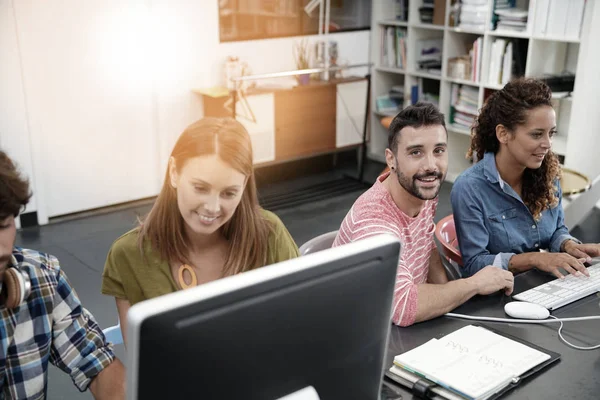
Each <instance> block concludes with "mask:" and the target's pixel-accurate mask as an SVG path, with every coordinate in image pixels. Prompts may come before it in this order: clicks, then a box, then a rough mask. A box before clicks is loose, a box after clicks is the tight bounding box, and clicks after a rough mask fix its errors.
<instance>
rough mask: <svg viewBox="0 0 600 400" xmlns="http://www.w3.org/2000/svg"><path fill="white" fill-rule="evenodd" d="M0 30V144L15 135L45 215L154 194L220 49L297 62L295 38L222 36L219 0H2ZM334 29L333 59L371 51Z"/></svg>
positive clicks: (358, 58)
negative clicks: (336, 53)
mask: <svg viewBox="0 0 600 400" xmlns="http://www.w3.org/2000/svg"><path fill="white" fill-rule="evenodd" d="M13 7H14V10H13ZM11 32H12V33H11ZM0 35H1V37H0V59H2V60H3V61H2V63H0V64H2V65H1V66H0V84H1V85H2V91H0V92H1V93H0V101H1V103H0V108H1V109H0V135H1V136H0V145H3V146H4V143H5V141H6V139H5V137H4V136H5V135H4V134H3V132H17V134H18V135H19V140H18V141H15V140H14V139H12V141H13V142H15V144H9V142H6V146H7V148H8V149H9V150H10V152H11V155H12V156H14V157H15V158H16V159H17V160H18V161H19V163H20V164H22V167H23V170H24V171H25V172H26V173H27V174H28V175H29V174H31V177H32V178H33V183H34V191H35V193H36V194H37V210H38V218H39V219H40V221H41V222H42V223H44V222H46V221H47V217H52V216H55V215H61V214H65V213H70V212H75V211H80V210H85V209H89V208H95V207H99V206H104V205H108V204H114V203H117V202H122V201H128V200H133V199H136V198H142V197H146V196H151V195H154V194H156V193H157V192H158V189H159V187H160V184H161V181H162V178H163V175H164V167H165V166H166V161H167V157H168V154H169V152H170V150H171V147H172V145H173V143H174V141H175V139H176V138H177V136H178V135H179V133H180V132H181V131H182V130H183V129H184V128H185V127H186V126H187V125H189V124H190V123H191V122H193V121H194V120H196V119H198V118H200V117H201V116H202V111H201V110H202V103H201V100H200V98H199V96H197V95H194V94H193V93H192V92H191V89H192V88H199V87H209V86H214V85H219V84H223V79H222V63H223V61H224V59H225V57H226V56H228V55H237V56H239V57H240V58H241V59H242V60H244V61H246V62H247V63H248V64H249V66H250V67H251V69H252V71H253V72H254V73H261V72H275V71H282V70H290V69H294V68H295V65H294V61H293V56H292V44H293V42H294V41H295V40H297V39H298V38H282V39H271V40H263V41H250V42H248V41H247V42H237V43H224V44H220V43H219V29H218V4H217V1H216V0H214V1H213V0H210V1H209V0H199V1H186V0H172V1H167V0H153V1H143V0H96V1H92V0H89V1H85V2H81V1H79V0H62V1H52V2H39V1H36V0H19V1H14V2H12V1H8V0H4V1H0ZM17 38H18V40H17ZM331 38H332V39H334V40H337V41H338V43H339V44H338V47H339V52H340V58H341V59H342V60H344V59H345V60H347V61H348V62H350V63H364V62H367V61H368V54H369V53H368V45H369V33H368V32H366V31H363V32H349V33H343V34H336V35H332V37H331ZM19 56H20V58H19ZM4 60H9V62H5V61H4ZM20 65H22V68H21V67H20ZM21 70H22V74H21ZM357 72H359V73H364V72H365V71H357ZM5 88H8V89H7V90H5ZM28 131H29V132H28ZM28 133H29V135H30V138H31V142H29V141H27V140H25V139H24V138H25V137H27V134H28ZM28 143H29V144H30V147H28V146H27V144H28ZM8 146H9V147H8ZM32 160H33V161H32ZM27 163H29V164H27Z"/></svg>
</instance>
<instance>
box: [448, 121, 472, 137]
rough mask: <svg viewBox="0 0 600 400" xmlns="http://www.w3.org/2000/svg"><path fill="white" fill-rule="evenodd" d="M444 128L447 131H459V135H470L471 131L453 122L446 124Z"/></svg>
mask: <svg viewBox="0 0 600 400" xmlns="http://www.w3.org/2000/svg"><path fill="white" fill-rule="evenodd" d="M446 129H448V132H454V133H460V134H461V135H467V136H471V131H469V130H468V129H466V128H463V127H458V126H456V125H453V124H448V126H446Z"/></svg>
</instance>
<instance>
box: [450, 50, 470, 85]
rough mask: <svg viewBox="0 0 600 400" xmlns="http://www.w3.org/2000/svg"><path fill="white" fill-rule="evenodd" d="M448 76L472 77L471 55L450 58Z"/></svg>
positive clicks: (467, 78) (458, 77)
mask: <svg viewBox="0 0 600 400" xmlns="http://www.w3.org/2000/svg"><path fill="white" fill-rule="evenodd" d="M448 76H449V77H450V78H453V79H465V80H469V79H471V57H469V56H467V55H465V56H460V57H454V58H450V59H449V60H448Z"/></svg>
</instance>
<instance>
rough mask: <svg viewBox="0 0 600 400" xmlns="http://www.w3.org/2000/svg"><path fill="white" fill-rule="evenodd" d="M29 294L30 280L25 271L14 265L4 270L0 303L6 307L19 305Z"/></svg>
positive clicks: (10, 307) (11, 307)
mask: <svg viewBox="0 0 600 400" xmlns="http://www.w3.org/2000/svg"><path fill="white" fill-rule="evenodd" d="M29 294H31V280H30V279H29V276H28V275H27V274H26V273H23V272H21V271H19V270H18V269H16V268H14V267H9V268H7V269H6V271H4V279H3V280H2V288H1V289H0V305H5V306H6V308H8V309H13V308H17V307H19V306H20V305H21V304H22V303H23V302H24V301H25V299H27V298H28V297H29Z"/></svg>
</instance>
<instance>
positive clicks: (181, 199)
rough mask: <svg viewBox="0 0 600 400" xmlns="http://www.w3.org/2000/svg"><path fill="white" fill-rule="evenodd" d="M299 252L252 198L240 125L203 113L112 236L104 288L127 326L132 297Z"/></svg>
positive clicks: (247, 146) (248, 149) (247, 147)
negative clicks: (131, 224)
mask: <svg viewBox="0 0 600 400" xmlns="http://www.w3.org/2000/svg"><path fill="white" fill-rule="evenodd" d="M298 255H299V254H298V247H297V246H296V244H295V242H294V240H293V239H292V237H291V236H290V234H289V232H288V231H287V229H286V228H285V226H284V225H283V223H282V222H281V220H280V219H279V218H278V217H277V216H276V215H275V214H273V213H271V212H269V211H266V210H263V209H262V208H261V207H260V206H259V204H258V198H257V191H256V183H255V179H254V169H253V164H252V144H251V141H250V136H249V135H248V132H247V131H246V129H245V128H244V127H243V126H242V125H241V124H240V123H239V122H237V121H235V120H233V119H230V118H224V119H218V118H203V119H201V120H199V121H198V122H196V123H194V124H192V125H190V126H189V127H188V128H187V129H186V130H185V131H184V132H183V133H182V134H181V136H180V137H179V139H178V140H177V143H176V144H175V147H174V148H173V151H172V153H171V157H170V159H169V165H168V168H167V172H166V175H165V179H164V183H163V187H162V190H161V192H160V194H159V195H158V198H157V199H156V202H155V203H154V206H153V207H152V209H151V210H150V213H149V214H148V215H147V217H146V218H145V220H144V221H143V222H141V223H140V225H139V226H138V227H137V228H135V229H133V230H131V231H129V232H127V233H126V234H124V235H123V236H121V237H120V238H118V239H117V240H116V241H115V242H114V243H113V245H112V247H111V249H110V252H109V253H108V257H107V260H106V265H105V267H104V273H103V281H102V293H104V294H106V295H110V296H114V297H115V298H116V302H117V309H118V311H119V317H120V321H121V330H122V332H123V333H125V332H126V327H125V326H124V322H125V321H126V315H127V310H129V307H130V306H131V305H133V304H135V303H137V302H140V301H142V300H146V299H149V298H153V297H157V296H161V295H164V294H167V293H171V292H174V291H176V290H180V289H186V288H189V287H194V286H196V285H200V284H203V283H206V282H210V281H213V280H216V279H219V278H222V277H226V276H230V275H234V274H238V273H241V272H244V271H248V270H251V269H255V268H260V267H262V266H265V265H269V264H274V263H277V262H280V261H284V260H287V259H290V258H295V257H298Z"/></svg>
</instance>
